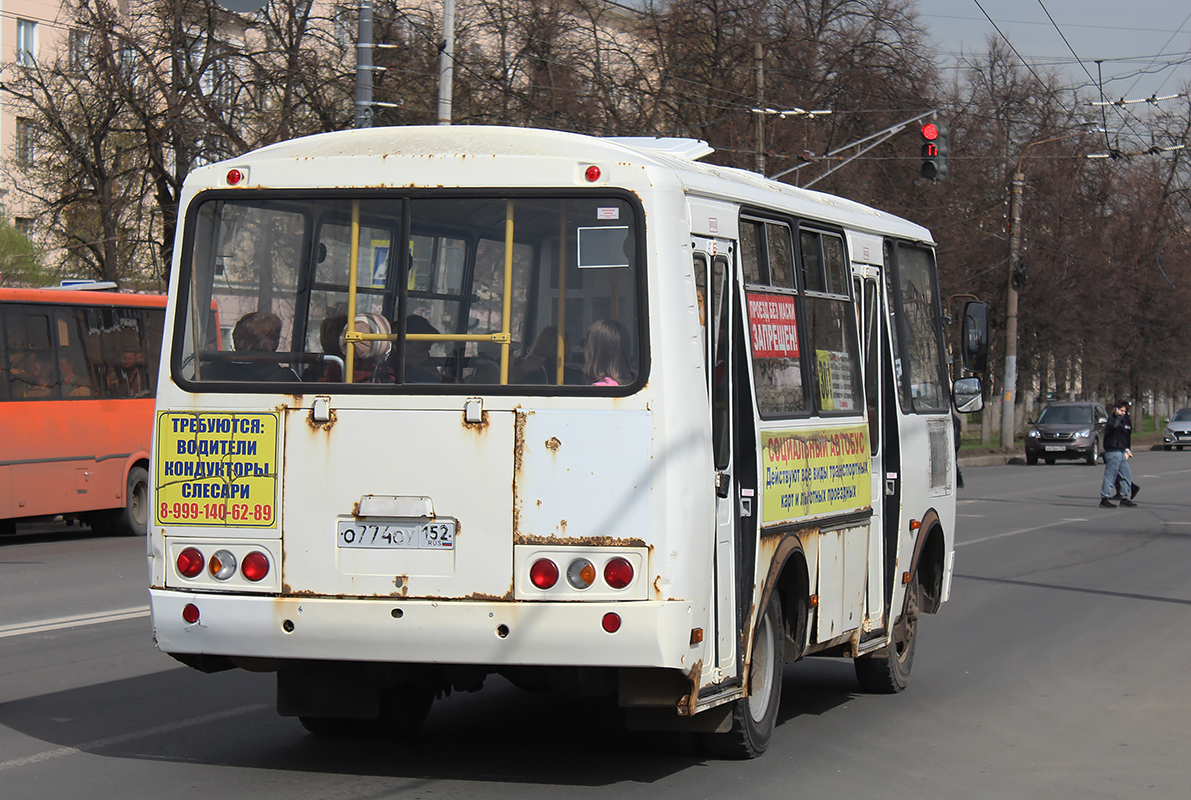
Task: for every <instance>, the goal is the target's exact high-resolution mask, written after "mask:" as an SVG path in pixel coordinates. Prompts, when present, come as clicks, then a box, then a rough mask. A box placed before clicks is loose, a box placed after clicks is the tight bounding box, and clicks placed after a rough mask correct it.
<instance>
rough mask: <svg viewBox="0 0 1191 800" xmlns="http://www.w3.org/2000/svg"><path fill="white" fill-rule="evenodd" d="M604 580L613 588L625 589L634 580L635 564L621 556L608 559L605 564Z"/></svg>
mask: <svg viewBox="0 0 1191 800" xmlns="http://www.w3.org/2000/svg"><path fill="white" fill-rule="evenodd" d="M604 582H605V583H607V584H608V585H609V586H611V587H612V588H613V589H623V588H624V587H626V586H628V585H629V584H630V583H632V582H633V565H632V564H630V563H629V561H628V559H627V558H621V557H620V556H616V557H615V558H610V559H608V563H607V564H605V565H604Z"/></svg>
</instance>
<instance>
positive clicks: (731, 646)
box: [695, 237, 752, 682]
mask: <svg viewBox="0 0 1191 800" xmlns="http://www.w3.org/2000/svg"><path fill="white" fill-rule="evenodd" d="M695 242H696V253H695V272H696V280H697V282H698V285H699V296H700V303H701V305H702V317H703V320H702V322H703V331H704V343H705V352H706V360H707V391H708V397H709V398H710V403H711V429H712V439H713V464H712V468H713V470H714V472H715V475H714V485H715V493H716V500H715V531H716V533H715V595H714V598H713V599H714V615H715V629H716V636H715V652H716V656H715V666H716V669H717V670H718V678H719V680H720V682H724V681H730V680H732V679H734V678H736V677H737V675H738V672H739V670H738V658H739V650H740V637H739V635H738V631H739V630H740V627H739V624H738V619H737V605H738V603H737V602H736V598H737V576H738V574H739V570H738V564H737V561H738V552H737V541H738V540H737V519H738V514H739V511H740V506H741V502H742V501H744V500H748V501H749V503H745V504H744V505H746V506H747V505H749V504H750V503H751V500H752V498H746V497H742V496H741V491H742V490H741V489H740V487H739V486H738V485H737V482H736V481H735V480H734V477H733V473H734V471H735V470H734V468H735V463H736V460H735V459H734V458H733V441H734V439H735V437H736V431H735V430H734V426H733V424H732V420H733V419H734V418H735V416H736V415H735V414H734V413H733V411H734V408H735V406H736V404H737V398H735V397H734V396H733V391H732V386H733V383H734V381H733V372H734V370H735V369H736V357H734V354H733V352H732V350H733V348H732V345H731V343H732V341H733V336H732V330H733V317H734V316H735V315H736V314H737V311H736V310H735V309H736V303H735V302H734V301H733V295H734V292H733V290H732V286H733V284H734V281H733V279H732V267H731V259H732V255H733V251H734V249H735V248H734V245H733V243H732V242H728V241H725V240H722V239H702V238H700V237H695Z"/></svg>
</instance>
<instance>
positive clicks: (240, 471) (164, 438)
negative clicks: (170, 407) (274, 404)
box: [154, 411, 278, 528]
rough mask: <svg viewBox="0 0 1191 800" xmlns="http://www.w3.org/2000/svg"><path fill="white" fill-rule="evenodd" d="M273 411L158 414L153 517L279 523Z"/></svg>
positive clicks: (172, 521)
mask: <svg viewBox="0 0 1191 800" xmlns="http://www.w3.org/2000/svg"><path fill="white" fill-rule="evenodd" d="M277 431H278V416H277V414H275V413H229V412H210V413H193V412H191V413H186V412H178V411H162V412H160V413H158V415H157V454H156V458H155V459H154V473H155V474H154V480H155V483H154V486H155V489H156V507H155V508H154V516H155V518H156V520H157V524H158V525H219V526H233V527H247V528H272V527H274V526H275V525H276V524H277V466H278V465H277V453H278V449H277Z"/></svg>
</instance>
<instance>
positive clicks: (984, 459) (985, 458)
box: [955, 444, 1164, 469]
mask: <svg viewBox="0 0 1191 800" xmlns="http://www.w3.org/2000/svg"><path fill="white" fill-rule="evenodd" d="M1135 449H1136V450H1139V451H1144V450H1149V451H1151V452H1154V451H1164V447H1163V446H1162V445H1161V444H1154V445H1150V446H1149V447H1146V446H1145V445H1144V444H1143V445H1141V446H1139V447H1137V448H1135ZM955 463H956V465H957V466H958V467H959V468H960V469H963V468H964V467H1000V466H1004V465H1005V464H1024V463H1026V457H1025V453H1024V452H1016V453H995V454H985V455H979V456H961V457H960V458H957V459H956V460H955ZM1071 463H1072V464H1074V463H1077V462H1075V461H1074V460H1072V461H1071ZM1099 463H1101V464H1103V462H1102V461H1101V462H1099Z"/></svg>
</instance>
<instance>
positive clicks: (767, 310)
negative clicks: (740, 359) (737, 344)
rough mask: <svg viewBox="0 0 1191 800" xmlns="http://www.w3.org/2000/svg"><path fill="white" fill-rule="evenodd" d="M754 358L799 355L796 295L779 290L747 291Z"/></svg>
mask: <svg viewBox="0 0 1191 800" xmlns="http://www.w3.org/2000/svg"><path fill="white" fill-rule="evenodd" d="M748 307H749V331H750V333H751V335H752V340H753V357H754V358H798V314H797V306H796V305H795V299H794V298H793V297H790V296H788V295H779V294H750V295H748Z"/></svg>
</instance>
